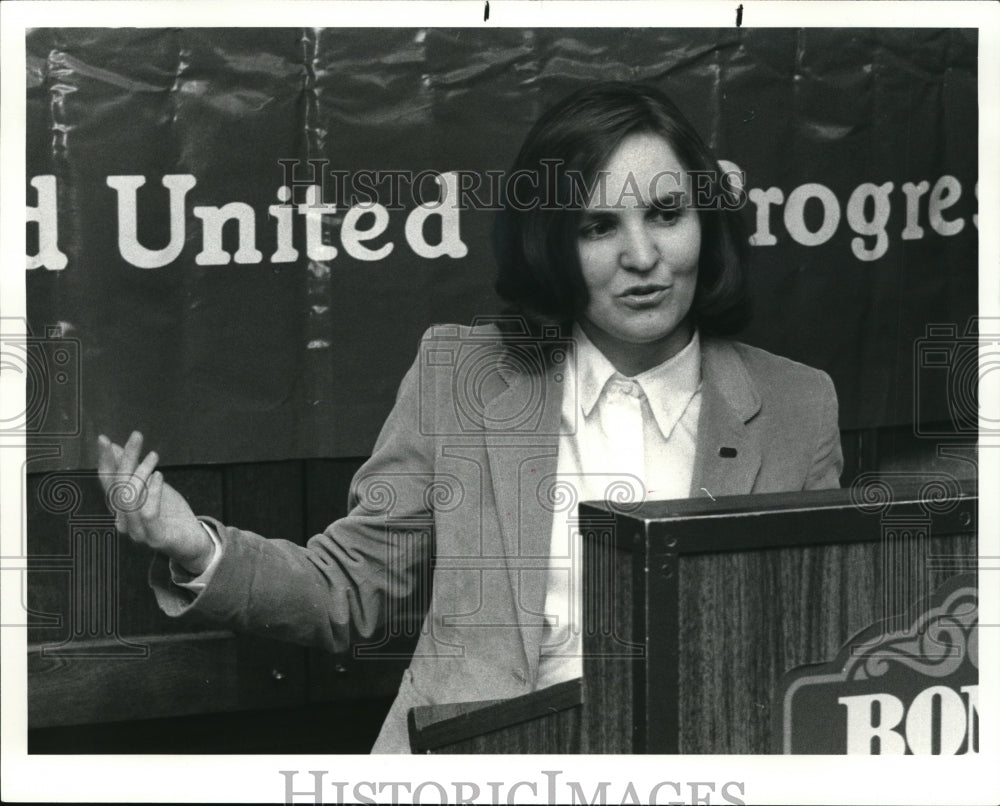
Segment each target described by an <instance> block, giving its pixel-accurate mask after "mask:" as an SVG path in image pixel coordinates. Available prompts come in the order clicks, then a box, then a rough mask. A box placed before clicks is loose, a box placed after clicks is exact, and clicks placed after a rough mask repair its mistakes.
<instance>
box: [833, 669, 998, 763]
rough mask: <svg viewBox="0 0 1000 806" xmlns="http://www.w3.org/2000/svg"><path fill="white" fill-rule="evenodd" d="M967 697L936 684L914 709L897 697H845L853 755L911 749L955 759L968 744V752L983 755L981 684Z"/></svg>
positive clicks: (913, 704) (849, 746)
mask: <svg viewBox="0 0 1000 806" xmlns="http://www.w3.org/2000/svg"><path fill="white" fill-rule="evenodd" d="M961 693H962V694H964V695H965V700H964V701H963V699H962V696H961V694H959V693H958V692H956V691H955V690H954V689H951V688H948V687H947V686H930V687H929V688H926V689H924V690H923V691H921V692H920V693H919V694H917V696H916V697H914V698H913V701H912V702H911V703H910V705H909V707H908V708H907V707H906V706H905V704H904V703H903V701H902V700H901V699H899V698H898V697H896V696H894V695H892V694H859V695H857V696H853V697H839V698H838V699H837V702H838V703H840V704H841V705H843V706H844V707H845V708H847V718H846V723H847V753H848V755H862V756H868V755H903V754H905V753H906V750H907V747H909V750H910V752H911V753H914V754H916V755H931V754H934V755H954V754H955V753H957V752H958V751H959V749H960V748H961V747H962V744H963V741H964V742H965V743H966V752H967V753H972V754H975V753H978V752H979V745H978V727H977V725H978V722H977V720H978V719H979V686H978V685H977V686H963V687H962V689H961ZM876 706H877V708H876ZM876 712H877V714H878V716H877V717H876ZM904 716H905V720H904ZM901 725H902V731H903V732H902V733H901V732H900V730H899V728H900V726H901ZM935 740H936V742H935ZM935 744H936V745H937V746H936V747H935Z"/></svg>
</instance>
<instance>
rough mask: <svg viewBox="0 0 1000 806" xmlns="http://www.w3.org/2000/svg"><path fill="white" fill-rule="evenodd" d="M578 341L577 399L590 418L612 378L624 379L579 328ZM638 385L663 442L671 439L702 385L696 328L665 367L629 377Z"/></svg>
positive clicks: (578, 327)
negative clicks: (647, 402)
mask: <svg viewBox="0 0 1000 806" xmlns="http://www.w3.org/2000/svg"><path fill="white" fill-rule="evenodd" d="M573 338H574V340H575V341H576V377H577V399H578V400H579V406H580V411H581V412H582V413H583V416H584V417H589V416H590V413H591V412H592V411H593V410H594V407H595V406H596V405H597V402H598V401H599V400H600V398H601V395H602V393H603V392H604V389H605V387H606V386H607V384H608V381H610V380H611V379H612V378H617V379H622V378H624V377H625V376H623V375H622V374H621V373H620V372H618V371H617V370H616V369H615V368H614V365H613V364H612V363H611V362H610V361H608V359H607V358H606V357H605V356H604V353H602V352H601V351H600V350H598V349H597V347H595V346H594V343H593V342H592V341H591V340H590V339H589V338H587V334H586V333H584V332H583V330H582V329H581V328H580V326H579V325H574V326H573ZM628 380H633V381H635V382H636V383H638V385H639V387H640V388H641V389H642V392H643V394H645V396H646V399H647V400H648V401H649V406H650V409H651V410H652V412H653V417H654V419H655V420H656V425H657V427H659V429H660V433H662V434H663V437H664V439H666V438H668V437H669V436H670V433H671V432H672V431H673V430H674V426H675V425H676V424H677V421H678V420H680V418H681V416H682V415H683V414H684V411H685V409H687V407H688V404H689V403H690V402H691V398H692V397H694V394H695V392H697V391H698V388H699V386H700V385H701V339H700V338H699V336H698V331H697V329H695V331H694V334H693V335H692V337H691V341H689V342H688V343H687V346H685V347H684V349H682V350H681V351H680V352H679V353H677V354H676V355H673V356H671V357H670V358H668V359H667V360H666V361H664V362H663V363H662V364H658V365H657V366H655V367H653V368H651V369H648V370H646V371H645V372H642V373H640V374H639V375H636V376H635V377H634V378H629V379H628Z"/></svg>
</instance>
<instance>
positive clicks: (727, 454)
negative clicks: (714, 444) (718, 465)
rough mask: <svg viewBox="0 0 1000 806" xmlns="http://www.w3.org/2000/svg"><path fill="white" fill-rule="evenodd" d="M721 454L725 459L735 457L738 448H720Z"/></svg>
mask: <svg viewBox="0 0 1000 806" xmlns="http://www.w3.org/2000/svg"><path fill="white" fill-rule="evenodd" d="M719 456H721V457H722V458H723V459H733V458H734V457H735V456H736V448H719Z"/></svg>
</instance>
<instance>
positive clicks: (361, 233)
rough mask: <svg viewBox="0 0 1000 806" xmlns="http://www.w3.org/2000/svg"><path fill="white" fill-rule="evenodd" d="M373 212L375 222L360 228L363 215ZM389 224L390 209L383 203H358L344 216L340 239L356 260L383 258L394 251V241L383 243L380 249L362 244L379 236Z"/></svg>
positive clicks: (348, 252)
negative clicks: (367, 226)
mask: <svg viewBox="0 0 1000 806" xmlns="http://www.w3.org/2000/svg"><path fill="white" fill-rule="evenodd" d="M368 214H371V215H373V216H374V217H375V223H374V224H372V225H371V226H370V227H369V228H368V229H358V221H359V220H360V219H361V218H362V216H365V215H368ZM388 226H389V211H388V210H386V209H385V207H383V206H382V205H381V204H371V205H362V204H358V205H355V206H354V207H352V208H351V209H350V210H348V211H347V214H346V215H345V216H344V224H343V226H342V227H341V232H340V240H341V243H343V244H344V250H345V251H346V252H347V254H349V255H350V256H351V257H353V258H354V259H355V260H369V261H371V260H381V259H382V258H384V257H388V256H389V254H390V253H391V252H392V243H391V242H390V243H387V244H383V245H382V246H381V247H379V248H378V249H369V248H368V247H367V246H362V242H363V241H370V240H372V239H373V238H377V237H378V236H379V235H381V234H382V233H383V232H385V228H386V227H388Z"/></svg>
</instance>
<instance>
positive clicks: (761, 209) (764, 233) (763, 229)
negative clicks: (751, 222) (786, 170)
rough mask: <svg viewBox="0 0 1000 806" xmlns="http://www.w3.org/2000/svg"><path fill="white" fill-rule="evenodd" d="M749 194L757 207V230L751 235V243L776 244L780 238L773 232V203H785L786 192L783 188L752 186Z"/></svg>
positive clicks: (760, 244)
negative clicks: (762, 188) (782, 190)
mask: <svg viewBox="0 0 1000 806" xmlns="http://www.w3.org/2000/svg"><path fill="white" fill-rule="evenodd" d="M748 195H749V197H750V201H751V202H753V204H754V205H756V207H757V230H756V232H754V234H753V235H751V236H750V245H751V246H774V245H775V244H776V243H777V242H778V239H777V238H776V237H775V236H774V235H773V234H772V233H771V205H772V204H784V202H785V194H784V193H782V192H781V188H768V189H767V190H761V189H760V188H752V189H751V190H750V193H749V194H748Z"/></svg>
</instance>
